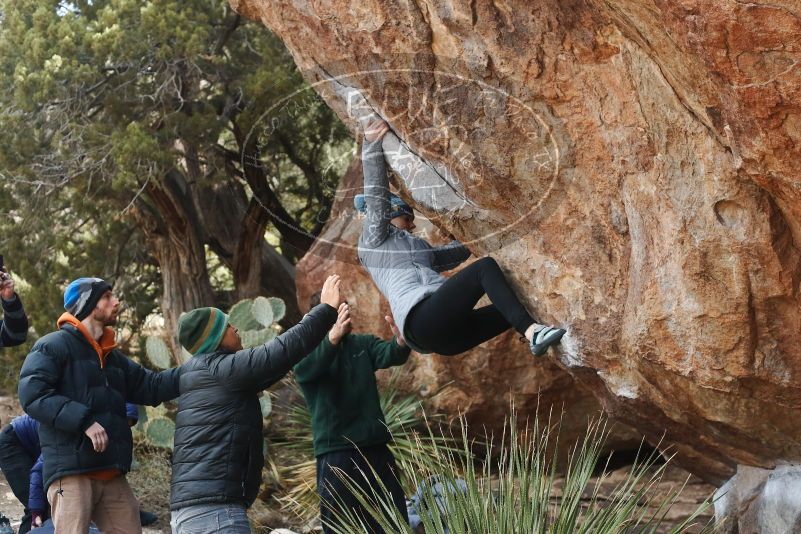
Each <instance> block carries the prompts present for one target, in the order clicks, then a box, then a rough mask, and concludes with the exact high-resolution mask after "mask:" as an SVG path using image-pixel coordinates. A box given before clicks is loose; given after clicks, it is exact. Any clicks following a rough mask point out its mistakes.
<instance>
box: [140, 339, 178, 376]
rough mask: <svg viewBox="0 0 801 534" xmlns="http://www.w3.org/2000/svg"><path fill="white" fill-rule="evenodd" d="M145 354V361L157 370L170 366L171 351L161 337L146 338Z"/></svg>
mask: <svg viewBox="0 0 801 534" xmlns="http://www.w3.org/2000/svg"><path fill="white" fill-rule="evenodd" d="M145 353H146V354H147V359H148V360H150V362H151V363H152V364H153V365H155V366H156V367H158V368H159V369H169V368H170V367H171V366H172V351H171V350H170V347H169V346H168V345H167V342H166V341H164V338H162V337H159V336H147V338H146V339H145Z"/></svg>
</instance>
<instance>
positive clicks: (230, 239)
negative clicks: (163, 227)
mask: <svg viewBox="0 0 801 534" xmlns="http://www.w3.org/2000/svg"><path fill="white" fill-rule="evenodd" d="M196 200H197V203H198V210H199V211H200V212H201V213H203V214H204V215H203V218H204V228H205V232H206V241H207V242H208V243H209V246H210V247H211V249H212V250H213V251H214V253H215V254H217V256H218V257H219V258H220V259H221V260H222V261H223V263H225V265H226V266H227V267H228V268H230V269H231V272H232V273H233V275H234V286H235V288H236V294H235V298H236V299H243V298H252V297H255V296H258V295H265V296H273V297H279V298H281V299H283V300H284V302H285V303H286V308H287V314H286V320H285V321H284V326H288V325H290V324H294V323H295V322H296V321H297V320H298V319H300V316H301V313H300V310H299V309H298V306H297V302H296V298H295V268H294V266H293V265H292V264H291V263H289V261H287V259H286V258H285V257H283V256H282V255H281V254H279V253H278V252H277V251H276V250H275V249H274V248H273V247H272V246H270V244H269V243H267V241H266V240H265V239H264V232H265V229H266V227H267V224H268V223H269V221H270V218H269V215H268V214H267V213H266V212H265V210H264V209H263V208H262V207H261V205H260V204H259V202H258V200H255V199H252V200H251V201H248V199H247V195H246V194H245V189H244V187H243V186H242V185H241V184H240V183H239V182H238V181H235V180H230V181H228V182H225V183H219V184H216V185H214V186H212V187H208V188H206V189H204V190H203V191H202V194H198V195H197V199H196Z"/></svg>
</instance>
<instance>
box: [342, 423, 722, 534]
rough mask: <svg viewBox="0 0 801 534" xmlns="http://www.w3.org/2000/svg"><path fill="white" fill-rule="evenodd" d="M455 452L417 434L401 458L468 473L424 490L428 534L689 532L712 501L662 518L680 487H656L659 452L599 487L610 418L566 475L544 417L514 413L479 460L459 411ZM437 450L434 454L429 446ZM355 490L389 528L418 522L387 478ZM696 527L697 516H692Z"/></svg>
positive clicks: (411, 472)
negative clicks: (397, 500) (396, 502)
mask: <svg viewBox="0 0 801 534" xmlns="http://www.w3.org/2000/svg"><path fill="white" fill-rule="evenodd" d="M461 427H462V428H461V447H460V450H459V451H458V453H455V452H454V451H453V450H452V449H446V448H442V447H439V446H438V445H437V444H436V443H435V444H434V448H433V451H432V450H431V447H426V448H425V449H423V448H422V447H421V445H420V442H415V443H414V447H413V449H412V454H411V455H409V456H406V457H405V458H403V459H402V460H401V461H400V462H399V465H400V467H401V471H402V472H403V474H404V475H405V476H406V477H407V478H409V479H411V480H414V481H415V482H416V483H418V484H419V483H420V482H421V481H424V480H431V477H437V480H438V481H439V482H441V483H442V484H443V485H444V486H446V487H452V488H455V487H456V480H457V478H461V479H463V480H464V481H465V483H466V489H465V490H464V491H450V492H449V491H445V492H442V493H441V494H440V495H441V496H440V499H439V500H438V499H436V498H435V497H436V495H435V493H434V492H433V491H431V490H430V485H429V490H427V491H423V492H422V496H421V499H420V502H419V504H418V510H421V511H422V512H423V513H421V515H420V517H421V519H422V522H423V527H424V530H425V532H426V533H427V534H445V533H446V532H450V533H452V534H468V533H476V532H498V533H504V534H505V533H510V534H511V533H516V532H530V533H535V534H540V533H542V534H546V533H548V534H550V533H554V534H561V533H565V534H566V533H587V534H590V533H592V534H597V533H623V532H643V533H645V532H648V533H655V532H666V531H668V528H669V532H686V531H688V529H689V528H690V526H691V524H692V523H693V522H694V521H695V520H696V518H697V517H698V516H699V515H700V514H701V513H702V512H703V511H704V510H705V509H706V508H707V507H708V506H709V502H705V503H703V504H702V505H701V506H700V507H699V508H698V509H697V510H696V512H695V513H694V514H693V515H692V516H691V517H690V518H688V519H687V520H686V521H684V522H682V523H681V524H680V525H675V526H672V527H669V526H668V525H666V524H665V518H666V516H667V514H668V512H669V511H670V508H671V507H672V506H673V505H674V504H675V503H676V502H677V501H678V500H679V498H680V495H681V492H682V488H683V486H682V487H679V488H675V489H674V490H673V491H672V492H670V493H669V494H668V495H660V494H658V493H655V492H654V491H653V489H654V487H655V485H656V484H657V483H658V482H659V481H660V479H661V477H662V475H663V474H664V471H665V467H666V464H662V465H657V462H656V460H657V455H656V454H655V455H652V456H650V457H648V458H646V459H641V460H639V461H637V462H636V463H635V464H634V465H633V466H631V468H630V469H629V471H628V473H627V475H626V476H625V478H624V479H623V480H622V481H620V482H618V483H617V484H616V485H614V489H613V490H612V493H611V495H604V496H601V494H600V489H601V487H604V486H608V484H605V483H606V482H607V481H608V480H609V478H610V476H611V475H610V473H609V472H607V471H606V470H604V472H603V473H602V474H601V475H600V477H599V478H596V477H595V471H596V468H597V466H598V464H599V461H600V459H601V454H602V451H603V450H604V442H605V440H606V438H607V437H608V431H607V429H606V426H605V424H603V423H598V422H596V423H593V424H591V425H590V427H589V429H588V431H587V434H586V435H585V437H584V438H583V439H580V440H579V441H578V442H577V443H576V444H575V445H574V447H573V448H572V451H571V454H570V456H569V460H568V466H567V468H566V471H565V475H564V479H560V477H559V476H558V474H557V471H556V467H555V464H554V463H553V461H552V459H551V458H550V457H549V455H548V453H547V451H548V450H550V449H551V447H552V446H553V445H554V444H555V443H556V441H557V440H558V435H557V434H554V433H552V431H553V429H552V428H551V426H550V425H545V426H542V425H540V423H539V421H538V420H535V421H534V422H533V425H532V426H529V425H525V426H524V427H523V428H520V427H519V426H518V424H517V420H516V417H515V416H514V415H512V417H511V418H510V421H509V423H508V426H507V428H506V430H505V432H504V433H503V437H502V438H501V442H500V443H499V444H498V447H499V450H500V453H499V455H496V456H495V459H494V460H493V461H486V462H484V463H483V466H479V465H477V462H476V461H475V457H474V455H473V454H472V451H473V447H472V445H473V444H472V442H471V440H470V438H469V437H468V432H467V425H466V423H465V421H464V420H462V425H461ZM432 452H433V454H432ZM492 453H493V440H492V439H491V438H489V437H488V439H487V446H486V451H485V458H492V457H493V455H492ZM343 480H344V481H345V484H346V486H347V487H348V488H349V490H350V491H352V492H353V493H354V494H355V495H356V496H357V498H358V500H359V501H360V502H361V504H362V505H363V506H365V507H366V509H368V510H369V512H370V514H371V515H372V516H373V517H374V518H375V519H376V521H378V523H379V524H380V525H381V527H382V528H383V529H384V530H385V531H386V532H398V533H404V532H406V533H410V534H412V533H413V532H414V531H412V529H411V528H410V527H409V525H408V524H407V523H406V521H405V520H404V519H403V517H401V515H400V514H399V513H398V512H397V511H396V510H395V508H394V506H393V505H392V503H391V501H389V500H388V499H387V498H386V497H384V494H385V493H386V492H385V490H384V489H383V488H371V489H361V488H359V487H358V486H357V485H356V484H355V481H354V480H352V479H348V478H347V476H343ZM338 521H339V522H340V525H339V526H338V527H336V528H335V529H334V530H335V531H336V532H338V533H339V534H352V533H353V534H355V533H357V532H363V531H364V527H363V526H362V524H361V521H360V519H359V518H358V517H356V516H354V515H353V514H352V513H340V514H338ZM692 528H693V529H694V530H693V531H694V532H697V530H695V529H696V528H697V525H692Z"/></svg>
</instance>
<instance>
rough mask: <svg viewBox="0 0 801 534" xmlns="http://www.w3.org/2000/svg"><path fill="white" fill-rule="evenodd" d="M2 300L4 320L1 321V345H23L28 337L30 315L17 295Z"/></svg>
mask: <svg viewBox="0 0 801 534" xmlns="http://www.w3.org/2000/svg"><path fill="white" fill-rule="evenodd" d="M0 300H2V305H3V320H2V321H0V347H15V346H17V345H22V344H23V343H25V340H26V339H27V337H28V316H27V315H25V308H23V307H22V301H21V300H20V299H19V297H18V296H17V295H14V298H13V299H11V300H5V299H0Z"/></svg>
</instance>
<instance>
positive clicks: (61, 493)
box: [47, 475, 142, 534]
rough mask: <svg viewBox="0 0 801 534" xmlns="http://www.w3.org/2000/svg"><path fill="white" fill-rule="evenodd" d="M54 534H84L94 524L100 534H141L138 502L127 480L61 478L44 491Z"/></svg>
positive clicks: (121, 476)
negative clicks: (101, 533) (92, 522)
mask: <svg viewBox="0 0 801 534" xmlns="http://www.w3.org/2000/svg"><path fill="white" fill-rule="evenodd" d="M47 500H48V501H50V507H51V509H52V517H53V524H54V525H55V527H56V532H55V534H86V532H87V531H88V530H89V523H90V522H91V521H94V522H95V525H97V528H98V529H100V531H101V532H103V534H141V532H142V525H141V524H140V523H139V502H138V501H137V500H136V497H134V494H133V491H131V486H129V485H128V480H127V479H126V478H125V477H124V476H123V475H120V476H116V477H114V478H112V479H111V480H107V481H106V480H92V479H91V478H88V477H86V476H82V475H74V476H67V477H64V478H61V479H59V480H56V481H54V482H53V483H52V484H50V487H49V488H47Z"/></svg>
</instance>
